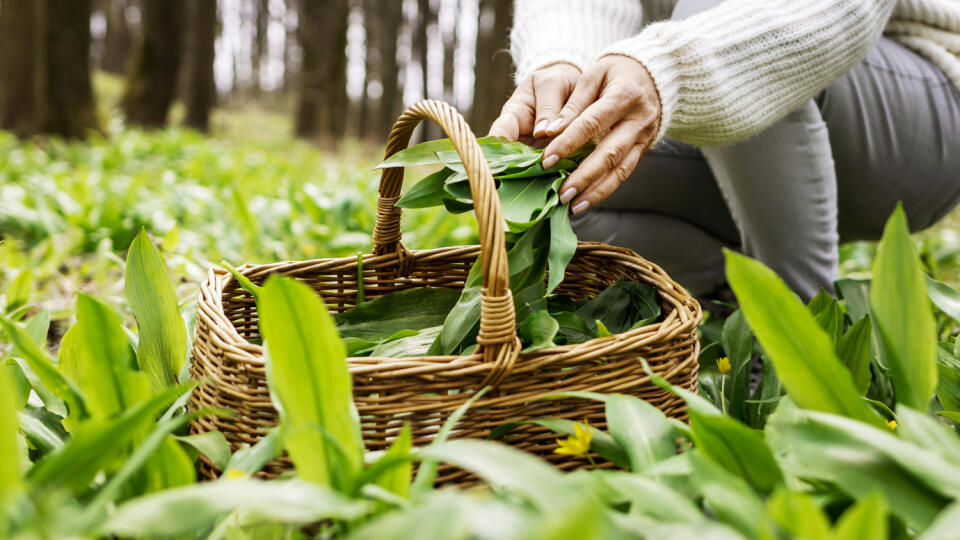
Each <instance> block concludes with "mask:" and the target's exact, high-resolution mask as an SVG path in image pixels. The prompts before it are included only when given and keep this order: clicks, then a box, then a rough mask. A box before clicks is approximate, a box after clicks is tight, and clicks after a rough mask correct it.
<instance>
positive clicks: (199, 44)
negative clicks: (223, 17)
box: [184, 0, 217, 131]
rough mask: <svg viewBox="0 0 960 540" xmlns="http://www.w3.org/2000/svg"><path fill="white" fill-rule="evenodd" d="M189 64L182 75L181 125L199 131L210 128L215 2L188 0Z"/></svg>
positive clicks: (215, 36)
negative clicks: (183, 103) (184, 112)
mask: <svg viewBox="0 0 960 540" xmlns="http://www.w3.org/2000/svg"><path fill="white" fill-rule="evenodd" d="M189 9H190V34H189V36H188V38H187V39H188V40H189V43H190V51H191V52H190V62H189V64H188V65H187V67H188V71H187V73H186V78H187V84H186V88H187V91H186V96H185V100H186V108H187V115H186V118H185V119H184V123H185V124H186V125H188V126H190V127H192V128H194V129H198V130H200V131H209V129H210V109H211V108H212V107H213V102H214V99H215V97H216V88H215V86H214V81H213V60H214V41H216V39H217V0H191V2H190V5H189Z"/></svg>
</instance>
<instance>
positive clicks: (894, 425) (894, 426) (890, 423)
mask: <svg viewBox="0 0 960 540" xmlns="http://www.w3.org/2000/svg"><path fill="white" fill-rule="evenodd" d="M887 427H888V428H890V429H891V430H894V429H897V421H896V420H887Z"/></svg>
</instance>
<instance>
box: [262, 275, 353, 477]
mask: <svg viewBox="0 0 960 540" xmlns="http://www.w3.org/2000/svg"><path fill="white" fill-rule="evenodd" d="M370 304H372V302H368V303H366V304H364V305H370ZM257 308H258V311H259V314H260V328H261V329H262V330H263V337H264V341H265V343H266V348H267V353H268V354H267V377H268V382H269V384H270V389H271V392H272V394H273V396H274V401H275V405H276V406H277V409H278V410H279V411H280V421H281V424H282V425H283V426H284V430H285V433H286V437H285V439H286V443H285V444H286V448H287V451H288V452H290V457H291V458H292V459H293V462H294V464H295V465H296V467H297V473H298V474H299V475H300V477H301V478H303V479H305V480H309V481H311V482H316V483H318V484H322V485H329V486H333V487H334V488H336V489H339V490H342V491H346V490H348V489H349V488H350V486H351V485H352V482H353V478H354V477H355V476H356V475H357V473H359V471H360V468H361V467H362V465H363V441H362V439H361V438H360V420H359V417H358V415H357V410H356V408H355V407H354V404H353V391H352V380H351V378H350V373H349V372H348V371H347V362H346V349H345V348H344V345H343V342H342V341H340V337H339V336H338V335H337V330H336V327H334V324H333V317H331V316H330V313H329V312H327V309H326V307H325V306H324V305H323V301H321V300H320V298H319V297H318V296H317V295H316V294H315V293H314V292H313V290H311V289H310V288H309V287H307V286H306V285H304V284H302V283H299V282H297V281H294V280H292V279H289V278H283V277H279V276H272V277H271V278H270V279H268V280H267V283H266V285H264V287H263V289H262V290H261V291H260V294H259V299H258V300H257ZM325 433H326V434H327V435H328V436H329V438H328V436H327V435H325ZM338 445H339V447H340V450H337V446H338Z"/></svg>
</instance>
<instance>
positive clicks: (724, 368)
mask: <svg viewBox="0 0 960 540" xmlns="http://www.w3.org/2000/svg"><path fill="white" fill-rule="evenodd" d="M717 369H719V370H720V373H721V374H723V375H726V374H727V373H730V359H729V358H727V357H726V356H724V357H721V358H717Z"/></svg>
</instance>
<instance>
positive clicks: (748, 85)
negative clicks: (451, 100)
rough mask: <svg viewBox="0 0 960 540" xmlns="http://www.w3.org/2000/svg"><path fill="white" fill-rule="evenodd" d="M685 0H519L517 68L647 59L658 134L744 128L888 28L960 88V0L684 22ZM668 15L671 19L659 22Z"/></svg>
mask: <svg viewBox="0 0 960 540" xmlns="http://www.w3.org/2000/svg"><path fill="white" fill-rule="evenodd" d="M676 2H677V0H672V1H671V0H642V1H641V0H516V7H515V11H514V26H513V31H512V33H511V53H512V54H513V58H514V61H515V63H516V65H517V73H516V76H517V79H518V80H519V79H521V78H523V77H525V76H526V75H527V74H529V73H530V72H531V71H533V70H535V69H537V68H539V67H543V66H546V65H548V64H553V63H556V62H569V63H571V64H574V65H576V66H578V67H580V68H581V69H582V68H583V67H584V66H585V65H587V64H589V63H590V62H591V61H592V60H594V59H596V58H597V57H599V56H604V55H608V54H622V55H626V56H629V57H632V58H635V59H637V60H638V61H640V62H641V63H642V64H643V65H644V66H646V68H647V70H648V71H649V72H650V75H651V76H652V77H653V80H654V82H655V84H656V87H657V91H658V92H659V94H660V101H661V105H662V116H661V127H660V133H659V134H658V139H659V138H660V137H662V136H663V135H664V134H667V135H669V136H671V137H674V138H676V139H679V140H682V141H684V142H687V143H690V144H696V145H709V144H726V143H731V142H735V141H738V140H742V139H745V138H747V137H749V136H751V135H753V134H755V133H758V132H759V131H761V130H763V129H764V128H766V127H767V126H769V125H771V124H772V123H774V122H776V121H777V120H779V119H780V118H782V117H783V116H785V115H786V114H788V113H789V112H790V111H792V110H794V109H795V108H797V107H798V106H800V105H801V104H802V103H804V102H805V101H806V100H808V99H810V98H812V97H813V96H815V95H816V94H817V93H818V92H819V91H821V90H822V89H824V88H826V87H827V85H828V84H829V83H830V82H831V81H832V80H834V79H835V78H837V77H838V76H839V75H840V74H842V73H843V72H844V71H846V70H848V69H850V68H851V67H852V66H853V65H855V64H856V63H857V62H859V61H860V60H861V59H863V58H864V57H865V56H866V54H867V52H868V51H869V50H870V48H871V47H872V46H873V45H874V43H876V41H877V40H878V39H879V38H880V35H881V34H883V33H884V32H886V33H887V34H888V35H889V36H890V37H892V38H893V39H896V40H897V41H899V42H900V43H902V44H904V45H906V46H907V47H910V48H911V49H914V50H916V51H917V52H919V53H920V54H922V55H923V56H925V57H926V58H928V59H929V60H931V61H932V62H934V63H935V64H937V65H938V66H939V67H940V68H941V69H942V70H943V71H944V73H945V74H946V76H947V77H948V78H949V79H950V80H952V81H953V83H954V85H955V86H957V88H960V0H727V1H725V2H723V3H722V4H720V5H719V6H717V7H715V8H714V9H711V10H709V11H705V12H703V13H700V14H698V15H695V16H692V17H690V18H688V19H685V20H682V21H664V19H668V18H669V16H670V13H671V12H672V10H673V6H674V5H675V4H676ZM655 21H663V22H655Z"/></svg>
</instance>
